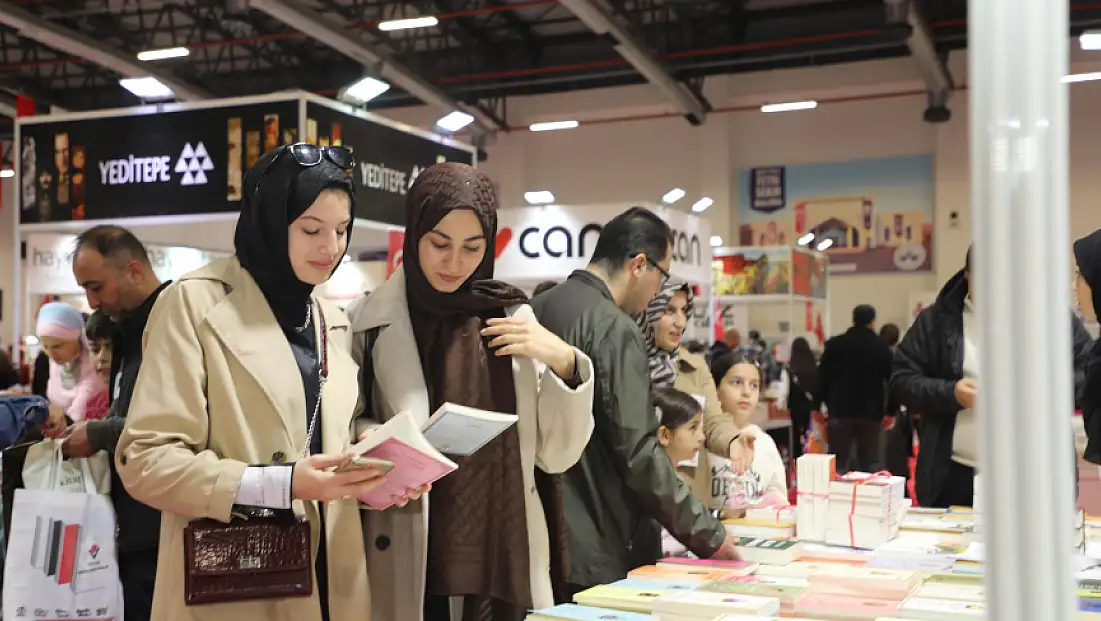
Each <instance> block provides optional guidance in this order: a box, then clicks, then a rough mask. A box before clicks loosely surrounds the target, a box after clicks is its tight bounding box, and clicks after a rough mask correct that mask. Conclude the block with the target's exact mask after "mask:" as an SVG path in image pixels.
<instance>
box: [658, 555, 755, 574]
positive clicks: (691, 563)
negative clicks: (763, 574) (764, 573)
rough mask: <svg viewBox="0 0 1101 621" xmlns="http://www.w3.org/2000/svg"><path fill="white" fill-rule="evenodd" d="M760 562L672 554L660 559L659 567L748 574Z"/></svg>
mask: <svg viewBox="0 0 1101 621" xmlns="http://www.w3.org/2000/svg"><path fill="white" fill-rule="evenodd" d="M757 566H758V563H749V562H746V561H719V560H710V559H696V558H686V557H680V556H670V557H668V558H663V559H661V560H660V561H658V567H672V568H676V567H692V568H696V569H721V570H723V571H727V572H731V573H733V574H737V575H741V576H748V575H749V574H751V573H753V572H754V570H756V569H757Z"/></svg>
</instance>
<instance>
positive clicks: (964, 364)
mask: <svg viewBox="0 0 1101 621" xmlns="http://www.w3.org/2000/svg"><path fill="white" fill-rule="evenodd" d="M970 282H971V251H970V250H968V252H967V263H966V264H965V265H964V268H963V269H962V270H960V271H959V272H957V273H956V275H955V276H953V277H952V278H951V279H949V280H948V282H947V283H945V285H944V288H943V289H941V290H940V293H939V294H938V295H937V299H936V301H935V302H934V303H933V304H932V306H930V307H929V308H926V309H925V310H923V311H921V314H919V315H918V317H917V319H916V320H915V321H914V325H913V326H911V327H910V329H909V330H908V331H907V332H906V336H905V337H904V338H903V339H902V343H901V344H900V345H899V347H898V351H897V352H896V353H895V359H894V371H893V373H892V375H891V385H890V388H891V392H892V395H893V396H894V397H895V398H897V399H898V401H899V402H900V403H901V404H902V405H905V406H906V408H907V409H908V410H909V411H910V412H911V413H917V414H920V415H921V422H922V425H921V431H920V434H921V450H920V451H919V452H918V463H917V470H916V471H915V479H916V480H915V481H914V483H915V491H916V492H917V497H918V501H919V503H920V504H921V505H922V506H928V507H949V506H953V505H963V506H970V505H971V503H972V499H973V496H974V480H975V470H976V468H977V467H978V448H977V447H978V420H977V418H976V415H977V412H975V411H974V410H973V408H974V405H975V398H976V396H977V395H978V394H979V392H980V386H981V384H980V382H979V377H980V374H979V373H978V368H977V365H978V353H977V352H978V348H977V344H978V329H977V327H974V325H973V324H974V323H975V321H976V318H975V313H974V300H973V299H972V296H971V295H970ZM1071 330H1072V336H1071V344H1072V350H1073V355H1074V363H1073V364H1074V385H1075V395H1076V398H1075V401H1077V400H1078V399H1077V395H1080V394H1081V386H1082V385H1083V383H1084V367H1085V362H1086V359H1087V357H1088V356H1089V352H1090V348H1091V346H1092V341H1091V339H1090V336H1089V333H1087V332H1086V329H1085V327H1083V326H1082V322H1081V321H1079V320H1078V318H1077V317H1076V316H1075V315H1074V314H1073V313H1071ZM994 389H996V388H994ZM1070 414H1071V413H1070V412H1065V413H1058V412H1055V413H1052V415H1053V416H1054V417H1055V418H1053V419H1052V424H1057V423H1058V422H1059V421H1060V420H1066V419H1069V416H1070ZM1060 416H1065V417H1066V418H1065V419H1061V418H1059V417H1060ZM1067 425H1068V428H1069V421H1068V422H1067ZM1068 435H1069V431H1068ZM1068 454H1070V451H1068Z"/></svg>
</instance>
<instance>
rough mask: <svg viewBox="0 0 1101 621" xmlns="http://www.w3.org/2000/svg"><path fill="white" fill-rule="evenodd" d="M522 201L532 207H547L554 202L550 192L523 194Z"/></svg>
mask: <svg viewBox="0 0 1101 621" xmlns="http://www.w3.org/2000/svg"><path fill="white" fill-rule="evenodd" d="M524 200H526V201H527V202H528V203H529V204H532V205H549V204H551V203H553V202H554V194H553V193H552V192H551V191H550V190H535V191H534V192H524Z"/></svg>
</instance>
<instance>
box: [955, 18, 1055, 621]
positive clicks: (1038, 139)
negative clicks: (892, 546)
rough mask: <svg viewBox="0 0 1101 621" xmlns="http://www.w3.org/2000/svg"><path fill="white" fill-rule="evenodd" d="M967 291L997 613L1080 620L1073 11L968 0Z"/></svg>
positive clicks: (1004, 618)
mask: <svg viewBox="0 0 1101 621" xmlns="http://www.w3.org/2000/svg"><path fill="white" fill-rule="evenodd" d="M968 10H969V13H968V15H969V27H968V38H969V47H970V58H969V63H970V72H969V74H970V75H969V81H970V82H971V101H970V110H971V180H972V188H971V196H972V209H973V214H974V238H975V245H974V252H973V253H972V258H971V260H972V283H973V288H972V291H974V292H975V296H974V298H975V305H976V309H977V313H978V316H977V319H978V321H977V324H978V326H979V328H978V330H977V331H978V333H979V334H978V338H979V341H980V342H979V365H980V369H981V372H980V373H979V375H980V379H979V396H978V407H979V420H980V421H981V425H980V426H981V431H982V433H981V438H980V453H981V455H982V463H981V465H982V473H983V476H982V477H981V481H982V486H983V490H982V492H981V493H982V494H983V507H984V513H983V516H982V529H983V536H984V539H985V542H986V593H987V598H988V601H989V605H990V610H989V611H988V613H987V615H986V616H987V618H988V619H997V620H998V621H1036V620H1037V619H1044V620H1045V621H1065V620H1069V619H1072V618H1075V615H1076V612H1075V609H1076V606H1075V599H1074V591H1073V586H1072V582H1071V579H1072V578H1071V550H1072V547H1071V533H1072V526H1071V525H1072V516H1073V510H1074V496H1073V493H1072V480H1073V476H1072V465H1073V460H1074V456H1073V449H1072V445H1073V440H1072V437H1071V428H1070V417H1071V414H1072V411H1073V398H1072V394H1073V388H1072V384H1073V379H1072V378H1073V374H1072V368H1071V366H1072V365H1071V353H1070V352H1071V349H1070V324H1069V321H1070V318H1071V304H1070V285H1069V283H1070V271H1069V269H1068V266H1067V256H1068V254H1069V253H1068V252H1067V250H1068V248H1067V245H1068V237H1069V231H1068V219H1069V217H1068V212H1067V210H1068V205H1067V185H1068V176H1067V151H1068V146H1067V93H1066V85H1064V84H1062V83H1061V79H1062V78H1063V76H1065V75H1066V74H1067V66H1068V61H1067V57H1068V32H1069V31H1068V8H1067V3H1066V2H1051V1H1050V0H997V1H992V0H970V2H969V8H968Z"/></svg>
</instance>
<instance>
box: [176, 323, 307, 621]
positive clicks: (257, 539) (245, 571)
mask: <svg viewBox="0 0 1101 621" xmlns="http://www.w3.org/2000/svg"><path fill="white" fill-rule="evenodd" d="M317 315H318V320H319V323H320V324H321V325H320V328H321V338H320V339H319V340H318V350H319V351H318V360H319V361H320V365H319V366H320V369H319V371H318V376H319V387H318V392H317V404H316V405H315V406H314V411H313V416H312V417H311V418H310V428H309V431H308V432H307V434H306V449H305V450H304V451H303V457H305V456H307V455H308V454H309V451H310V444H311V442H312V440H313V434H314V430H315V429H316V428H317V420H318V418H319V417H320V415H321V392H322V389H323V388H324V387H325V381H326V380H327V379H328V376H329V356H328V339H327V338H326V331H325V317H324V316H323V315H322V314H321V311H320V309H318V312H317ZM235 509H236V510H235V512H234V514H233V517H232V519H231V520H230V522H229V523H228V524H226V523H224V522H219V521H218V520H210V519H203V520H194V521H192V522H191V523H190V524H188V525H187V527H185V528H184V575H185V578H184V601H185V602H186V603H187V605H188V606H192V605H198V604H225V603H231V602H244V601H252V600H261V599H274V598H284V597H307V596H309V595H312V594H313V570H314V568H313V552H312V544H311V541H310V522H309V520H308V519H307V518H306V517H304V516H299V515H295V513H294V512H293V511H292V510H290V509H280V510H273V509H263V508H255V507H244V508H242V507H237V508H235ZM322 536H324V533H322Z"/></svg>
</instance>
